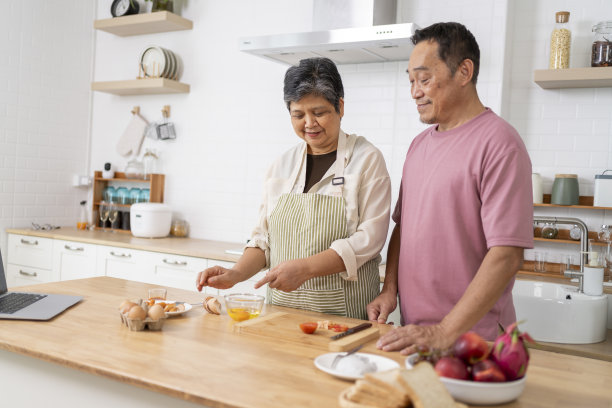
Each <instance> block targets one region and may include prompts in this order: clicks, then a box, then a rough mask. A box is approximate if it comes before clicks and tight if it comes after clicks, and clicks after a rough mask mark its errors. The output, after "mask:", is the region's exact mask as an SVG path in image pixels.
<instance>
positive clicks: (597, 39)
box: [591, 21, 612, 67]
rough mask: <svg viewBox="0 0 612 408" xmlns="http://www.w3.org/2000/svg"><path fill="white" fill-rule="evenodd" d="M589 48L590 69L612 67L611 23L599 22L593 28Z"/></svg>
mask: <svg viewBox="0 0 612 408" xmlns="http://www.w3.org/2000/svg"><path fill="white" fill-rule="evenodd" d="M593 33H594V35H593V46H592V48H591V66H592V67H612V21H600V22H599V23H597V24H595V25H594V26H593Z"/></svg>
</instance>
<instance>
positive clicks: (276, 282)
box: [255, 259, 311, 292]
mask: <svg viewBox="0 0 612 408" xmlns="http://www.w3.org/2000/svg"><path fill="white" fill-rule="evenodd" d="M310 278H311V276H310V273H309V267H308V261H306V260H304V259H294V260H292V261H285V262H282V263H280V264H278V265H277V266H276V267H274V268H272V269H270V270H269V271H268V273H266V276H265V277H264V278H263V279H261V280H260V281H259V282H257V283H256V284H255V289H258V288H260V287H262V286H263V285H265V284H266V283H267V284H268V286H269V287H271V288H273V289H278V290H282V291H283V292H291V291H294V290H296V289H297V288H299V287H300V286H302V283H304V282H306V281H307V280H308V279H310Z"/></svg>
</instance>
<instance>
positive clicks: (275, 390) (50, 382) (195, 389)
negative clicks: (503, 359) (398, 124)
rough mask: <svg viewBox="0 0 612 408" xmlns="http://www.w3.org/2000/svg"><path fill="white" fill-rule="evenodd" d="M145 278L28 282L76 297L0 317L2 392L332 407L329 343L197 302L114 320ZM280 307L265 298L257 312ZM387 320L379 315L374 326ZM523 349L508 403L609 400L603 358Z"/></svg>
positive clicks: (85, 401) (92, 402) (46, 397)
mask: <svg viewBox="0 0 612 408" xmlns="http://www.w3.org/2000/svg"><path fill="white" fill-rule="evenodd" d="M152 286H153V285H148V284H144V283H138V282H132V281H125V280H121V279H114V278H109V277H97V278H89V279H80V280H72V281H63V282H54V283H48V284H41V285H36V286H32V287H29V288H27V289H29V290H32V291H39V292H51V293H66V294H77V295H82V296H84V299H83V301H82V302H80V303H79V304H77V305H76V306H74V307H73V308H71V309H69V310H67V311H66V312H64V313H63V314H61V315H59V316H57V317H56V318H55V319H53V320H51V321H48V322H28V321H0V367H3V371H4V372H3V381H2V385H0V390H2V391H1V393H2V395H3V401H6V398H7V397H6V396H8V400H9V401H11V402H12V403H13V406H19V407H22V406H23V407H25V406H34V404H35V403H38V402H40V401H58V402H60V401H69V402H70V404H76V403H79V402H80V403H81V404H82V406H88V407H92V406H93V407H97V406H100V407H102V406H105V407H108V406H127V404H131V405H129V406H143V407H144V406H147V407H156V406H164V407H168V406H172V407H183V406H184V407H189V406H192V407H193V406H210V407H309V406H312V407H315V406H316V407H333V406H337V405H338V403H337V399H338V395H339V394H340V392H341V391H342V390H343V389H345V388H347V387H348V386H350V384H351V383H349V382H346V381H343V380H339V379H337V378H335V377H332V376H330V375H328V374H326V373H324V372H321V371H319V370H318V369H316V368H315V366H314V365H313V359H314V358H315V357H316V356H318V355H320V354H323V353H326V352H327V350H324V349H321V348H316V347H315V346H312V345H308V344H306V343H300V342H289V341H282V340H278V339H276V338H272V337H270V338H267V337H265V336H251V335H249V334H245V333H235V332H234V330H233V322H232V321H231V320H230V319H229V317H228V316H227V315H220V316H216V315H209V314H207V313H206V312H205V311H204V310H203V308H201V307H198V306H194V308H193V310H191V311H189V312H188V313H186V314H184V315H182V316H178V317H173V318H169V319H168V320H167V321H166V323H165V325H164V327H163V329H162V331H159V332H154V331H142V332H133V331H130V330H129V329H128V328H126V327H125V326H123V325H122V324H121V322H120V318H119V314H118V311H117V308H118V305H119V304H120V303H121V302H122V301H123V300H125V299H128V298H129V299H133V298H137V297H142V296H145V294H146V290H147V288H149V287H152ZM202 297H203V296H202V295H200V294H197V293H194V292H189V291H184V290H180V289H171V288H169V289H168V298H172V299H175V300H182V301H187V302H192V303H196V302H199V301H201V300H202ZM283 310H284V311H286V310H287V309H284V308H277V307H266V309H265V310H264V312H263V313H264V314H267V313H270V312H272V311H283ZM289 310H290V309H289ZM302 313H306V312H302ZM310 315H311V316H313V320H317V317H321V316H324V315H319V314H316V313H310ZM327 318H329V316H327ZM334 320H337V321H339V322H350V323H355V322H357V321H355V320H353V319H345V318H334ZM296 330H298V328H297V327H296ZM386 330H390V328H389V327H387V326H385V325H381V332H383V331H386ZM374 343H375V342H374V341H371V342H370V343H368V344H367V345H366V346H365V347H364V349H363V351H364V352H370V353H376V354H381V355H384V356H386V357H389V358H391V359H393V360H395V361H397V362H399V363H400V364H403V363H404V358H403V357H402V356H400V355H399V353H384V352H381V351H378V350H376V348H375V346H374ZM531 355H532V360H531V366H530V368H529V371H528V375H527V383H526V387H525V391H524V393H523V395H522V396H521V397H520V398H519V399H518V400H517V401H514V402H512V403H510V404H508V405H507V406H509V407H556V406H560V405H563V406H590V407H597V406H601V407H610V406H612V393H610V391H609V385H610V384H612V363H610V362H607V361H599V360H594V359H588V358H582V357H577V356H568V355H562V354H557V353H550V352H546V351H540V350H533V351H532V353H531ZM5 370H6V371H5ZM9 372H10V374H9ZM24 379H25V381H24ZM70 404H68V405H67V406H73V405H70ZM109 404H110V405H109ZM65 406H66V405H65Z"/></svg>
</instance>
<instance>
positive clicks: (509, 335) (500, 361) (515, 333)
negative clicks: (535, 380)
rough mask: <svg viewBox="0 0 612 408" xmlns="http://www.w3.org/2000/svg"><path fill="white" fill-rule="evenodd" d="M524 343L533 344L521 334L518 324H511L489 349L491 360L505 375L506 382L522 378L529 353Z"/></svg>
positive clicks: (527, 336) (526, 335)
mask: <svg viewBox="0 0 612 408" xmlns="http://www.w3.org/2000/svg"><path fill="white" fill-rule="evenodd" d="M525 342H528V343H535V342H534V340H533V339H532V338H531V336H529V334H527V333H521V332H520V331H519V329H518V322H515V323H513V324H511V325H510V326H509V327H508V328H507V329H506V330H505V332H504V333H502V334H500V335H499V337H497V339H496V340H495V343H494V344H493V348H492V349H491V359H492V360H493V361H495V362H496V363H497V365H498V366H499V368H500V369H501V370H502V371H503V372H504V374H505V375H506V381H514V380H516V379H519V378H522V377H523V376H524V375H525V372H526V371H527V365H528V364H529V351H528V350H527V346H526V345H525Z"/></svg>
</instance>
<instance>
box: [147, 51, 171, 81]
mask: <svg viewBox="0 0 612 408" xmlns="http://www.w3.org/2000/svg"><path fill="white" fill-rule="evenodd" d="M153 63H155V65H154V64H153ZM167 65H168V64H167V61H166V54H165V53H164V51H163V50H162V49H161V47H147V48H145V50H144V51H143V52H142V54H141V55H140V66H141V67H142V70H143V72H144V74H145V76H147V77H152V76H154V75H155V76H162V75H163V74H164V71H167ZM154 67H156V68H155V69H154Z"/></svg>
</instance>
